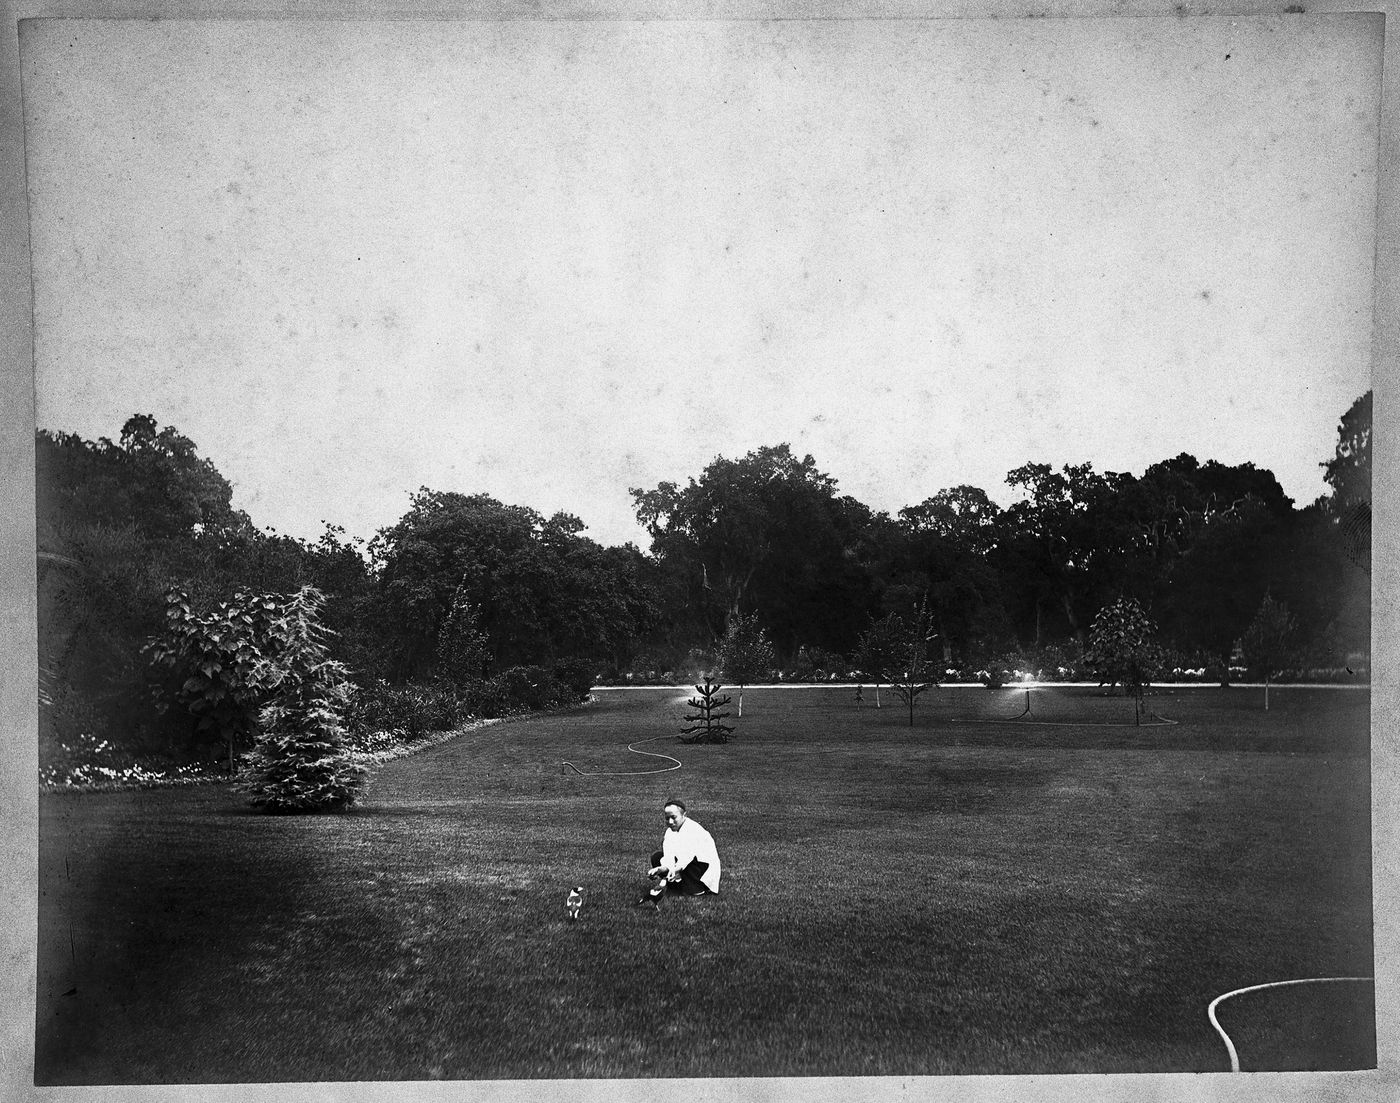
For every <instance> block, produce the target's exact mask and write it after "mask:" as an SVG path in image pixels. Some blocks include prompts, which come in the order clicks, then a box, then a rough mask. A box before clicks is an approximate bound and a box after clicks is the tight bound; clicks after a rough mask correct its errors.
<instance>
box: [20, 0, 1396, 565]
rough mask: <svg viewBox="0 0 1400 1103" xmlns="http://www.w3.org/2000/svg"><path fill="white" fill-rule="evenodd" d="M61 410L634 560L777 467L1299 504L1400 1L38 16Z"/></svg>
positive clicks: (1329, 422)
mask: <svg viewBox="0 0 1400 1103" xmlns="http://www.w3.org/2000/svg"><path fill="white" fill-rule="evenodd" d="M25 32H26V33H25V37H24V39H23V44H22V45H23V55H22V56H23V63H24V71H23V80H24V93H25V104H26V108H25V110H26V123H27V133H28V144H27V158H28V164H27V171H28V179H29V188H30V204H31V208H30V212H31V232H32V250H33V263H34V278H35V339H36V358H37V361H36V362H37V373H38V374H37V399H38V420H39V424H40V425H41V426H44V427H49V428H60V429H65V430H72V431H76V432H79V433H81V434H83V435H84V436H88V437H96V436H103V435H105V436H112V437H115V436H116V435H117V433H118V431H119V429H120V426H121V424H122V422H123V421H124V420H125V419H126V418H127V417H128V416H129V415H130V414H132V413H134V412H138V411H140V412H149V413H152V414H154V415H155V416H156V418H157V419H158V420H159V421H160V422H161V423H162V424H170V425H175V426H176V427H177V428H179V429H180V430H181V431H182V432H184V433H186V434H187V435H188V436H190V437H192V438H193V439H194V440H195V442H196V443H197V444H198V445H199V447H200V450H201V452H202V453H203V454H204V455H207V456H209V457H210V458H211V459H212V460H213V461H214V462H215V464H216V465H217V466H218V468H219V470H220V471H222V472H223V474H224V475H225V476H227V477H228V478H229V479H230V480H231V481H232V482H233V484H234V488H235V504H236V505H238V506H241V507H242V508H244V509H246V510H248V512H249V513H250V514H251V515H252V517H253V519H254V520H255V521H256V522H257V523H259V524H261V525H265V526H274V527H276V528H277V529H278V530H280V531H284V532H291V533H293V534H296V535H301V536H308V537H314V536H315V535H316V534H317V533H318V532H319V530H320V522H321V520H322V519H325V520H330V521H334V522H336V523H339V524H343V525H344V526H345V527H346V528H347V529H349V530H350V531H351V532H352V533H354V534H357V535H361V536H369V535H371V534H372V533H373V532H374V531H375V530H376V529H377V528H379V527H381V526H383V525H387V524H391V523H392V522H394V521H395V520H396V519H397V518H398V517H399V516H401V515H402V513H403V512H404V510H405V509H406V508H407V505H408V494H409V492H410V491H412V490H414V489H416V488H417V487H418V486H420V485H428V486H430V487H433V488H434V489H441V490H458V491H462V492H466V493H475V492H484V493H488V494H491V495H492V496H494V497H497V498H499V499H501V500H503V501H506V502H511V503H518V504H522V505H529V506H531V507H533V508H535V509H538V510H540V511H541V512H543V513H546V514H548V513H552V512H554V511H555V510H559V509H565V510H568V511H570V512H572V513H576V514H577V515H579V516H580V517H581V518H582V519H583V521H584V522H585V523H586V524H587V525H588V528H589V532H590V534H591V535H592V536H594V537H595V538H596V539H598V540H600V541H602V542H604V543H619V542H622V541H624V540H629V539H630V540H634V541H637V542H638V543H642V544H643V545H644V544H645V538H644V536H643V535H642V533H641V532H640V530H639V529H638V527H637V526H636V524H635V520H634V518H633V516H632V511H631V501H630V497H629V495H628V487H629V486H641V487H651V486H654V485H655V484H656V483H657V482H659V481H661V480H666V479H670V480H676V481H684V480H685V479H686V478H688V477H690V476H693V475H698V474H699V472H700V471H701V469H702V468H703V467H704V465H705V464H706V463H708V462H709V461H710V460H711V459H713V458H714V457H715V456H716V455H721V454H722V455H726V456H731V457H736V456H739V455H742V454H743V453H744V452H747V451H749V450H751V449H753V448H756V447H758V446H760V445H762V444H774V443H778V442H781V441H787V442H790V443H791V444H792V446H793V448H794V450H795V451H797V452H798V453H799V454H800V453H808V452H810V453H811V454H812V455H813V456H814V457H815V458H816V460H817V462H818V465H819V466H820V467H821V468H822V469H823V470H824V471H827V472H828V473H830V474H832V475H834V476H835V477H836V478H837V479H838V481H839V484H840V488H841V490H842V491H843V492H845V493H849V494H852V495H854V496H855V497H857V498H859V499H861V500H862V501H864V502H866V503H867V504H868V505H870V506H872V507H874V508H877V509H887V510H891V511H893V510H896V509H898V508H899V507H900V506H903V505H907V504H911V503H914V502H918V501H920V500H922V499H923V498H926V497H928V496H929V495H931V494H933V493H935V492H936V491H938V490H939V489H940V488H943V487H947V486H952V485H955V484H958V483H973V484H976V485H978V486H981V487H983V488H984V489H986V490H988V491H989V492H990V493H991V494H992V495H993V497H994V498H997V499H998V500H1000V501H1002V502H1006V501H1008V500H1009V498H1008V492H1007V488H1006V487H1005V485H1004V482H1003V480H1004V477H1005V474H1006V472H1007V471H1008V470H1009V469H1011V468H1013V467H1016V466H1019V465H1020V464H1022V463H1025V462H1027V461H1030V460H1034V461H1040V462H1047V463H1051V464H1055V465H1059V464H1062V463H1069V462H1082V461H1084V460H1089V461H1091V462H1092V463H1093V464H1094V465H1095V467H1096V468H1098V469H1100V470H1104V469H1109V470H1120V471H1122V470H1127V471H1133V472H1135V473H1140V472H1141V471H1142V469H1143V468H1144V467H1145V466H1146V465H1147V464H1149V463H1152V462H1154V461H1156V460H1159V459H1163V458H1166V457H1168V456H1172V455H1175V454H1177V453H1178V452H1182V451H1186V452H1191V453H1193V454H1195V455H1196V456H1197V457H1198V458H1200V459H1202V460H1204V459H1206V458H1215V459H1219V460H1221V461H1224V462H1228V463H1238V462H1243V461H1246V460H1250V461H1253V462H1255V463H1257V464H1259V465H1260V466H1264V467H1268V468H1270V469H1272V470H1273V471H1274V472H1275V473H1276V474H1277V475H1278V476H1279V479H1280V481H1281V482H1282V483H1283V486H1284V489H1285V490H1286V491H1287V492H1288V493H1289V494H1291V495H1292V496H1293V497H1294V498H1295V499H1297V501H1298V503H1299V504H1300V505H1303V504H1307V503H1308V502H1310V501H1312V499H1313V498H1315V497H1316V496H1318V495H1319V494H1321V493H1323V492H1324V490H1325V487H1324V484H1323V483H1322V480H1321V473H1320V467H1319V464H1320V462H1321V461H1322V460H1324V459H1325V458H1327V457H1328V456H1329V455H1330V454H1331V450H1332V447H1333V443H1334V441H1335V430H1336V423H1337V421H1338V419H1339V417H1340V415H1341V414H1342V413H1343V412H1344V411H1345V410H1346V408H1347V407H1348V406H1349V405H1350V403H1351V402H1352V400H1353V399H1355V398H1356V397H1357V396H1358V395H1360V394H1361V393H1362V392H1363V391H1364V390H1365V389H1366V388H1367V387H1368V386H1370V330H1371V312H1372V303H1371V295H1372V256H1373V250H1374V229H1375V192H1376V139H1377V106H1378V105H1377V96H1378V94H1379V80H1380V52H1381V45H1382V43H1381V34H1380V24H1379V20H1378V18H1376V17H1367V16H1328V17H1301V18H1300V17H1294V18H1285V19H1261V20H1255V19H1236V20H1232V19H1191V20H1178V19H1141V18H1139V19H1124V20H1031V21H1014V22H996V21H988V22H969V21H946V22H945V21H928V22H924V21H905V20H899V21H853V22H841V21H835V22H833V21H823V22H811V23H807V22H781V23H753V22H705V23H667V22H583V23H579V22H469V23H455V22H321V23H295V22H274V21H241V22H240V21H220V22H199V23H180V22H170V21H161V22H146V21H130V22H108V21H73V20H64V21H38V22H32V23H29V24H27V25H26V27H25Z"/></svg>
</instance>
